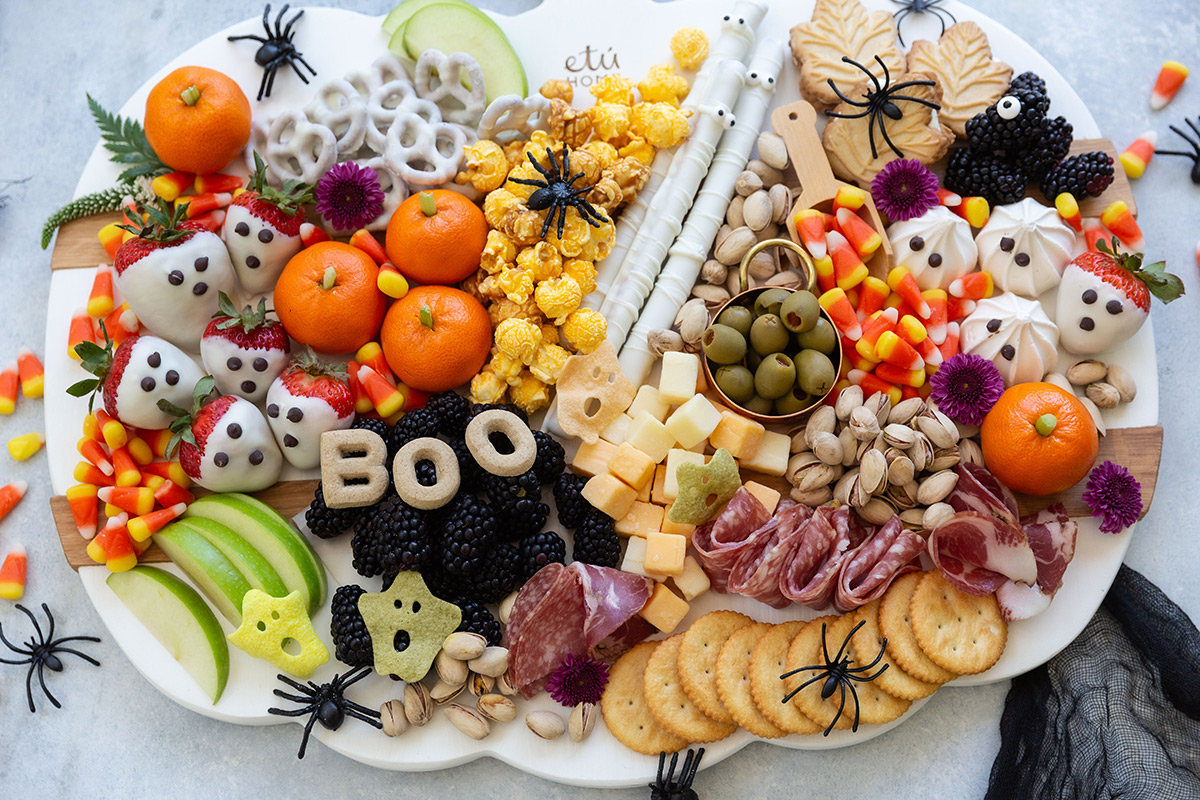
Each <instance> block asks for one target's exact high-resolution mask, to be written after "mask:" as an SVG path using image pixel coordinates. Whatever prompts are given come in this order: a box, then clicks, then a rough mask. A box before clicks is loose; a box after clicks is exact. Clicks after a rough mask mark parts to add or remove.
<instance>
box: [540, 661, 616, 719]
mask: <svg viewBox="0 0 1200 800" xmlns="http://www.w3.org/2000/svg"><path fill="white" fill-rule="evenodd" d="M607 685H608V667H606V666H604V664H603V663H601V662H599V661H597V660H596V659H594V658H587V657H580V656H576V655H568V656H567V657H566V658H564V659H563V660H562V663H561V664H559V665H558V668H557V669H555V670H554V672H552V673H551V674H550V683H549V684H547V685H546V690H547V691H548V692H550V696H551V697H553V698H554V699H555V701H556V702H558V703H560V704H562V705H564V706H566V707H567V708H574V707H575V706H577V705H579V704H580V703H599V702H600V695H602V694H603V693H604V687H605V686H607Z"/></svg>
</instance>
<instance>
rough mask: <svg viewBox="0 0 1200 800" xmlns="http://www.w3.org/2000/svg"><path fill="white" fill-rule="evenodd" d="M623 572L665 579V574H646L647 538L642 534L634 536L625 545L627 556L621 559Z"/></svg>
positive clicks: (654, 578)
mask: <svg viewBox="0 0 1200 800" xmlns="http://www.w3.org/2000/svg"><path fill="white" fill-rule="evenodd" d="M621 572H628V573H631V574H633V575H641V576H643V577H645V578H651V579H653V580H656V581H665V580H666V579H667V576H665V575H647V574H646V540H645V539H643V538H642V537H641V536H632V537H630V539H629V543H628V544H626V545H625V558H623V559H622V560H621Z"/></svg>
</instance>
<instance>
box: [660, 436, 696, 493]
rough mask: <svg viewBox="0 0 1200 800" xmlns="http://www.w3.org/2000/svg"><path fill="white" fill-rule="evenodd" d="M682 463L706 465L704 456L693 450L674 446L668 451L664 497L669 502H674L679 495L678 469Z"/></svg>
mask: <svg viewBox="0 0 1200 800" xmlns="http://www.w3.org/2000/svg"><path fill="white" fill-rule="evenodd" d="M680 464H696V465H699V466H704V456H702V455H701V454H699V453H693V452H692V451H691V450H680V449H678V448H674V449H672V450H668V451H667V467H666V475H665V477H664V478H663V491H662V493H663V497H664V498H666V500H667V502H668V503H670V502H674V500H675V498H676V497H678V496H679V476H678V475H677V474H676V470H678V469H679V465H680Z"/></svg>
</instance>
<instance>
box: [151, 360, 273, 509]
mask: <svg viewBox="0 0 1200 800" xmlns="http://www.w3.org/2000/svg"><path fill="white" fill-rule="evenodd" d="M214 387H215V383H214V382H213V379H212V378H207V377H206V378H202V379H201V380H200V381H199V382H198V383H197V384H196V388H195V389H194V390H193V393H192V401H191V408H192V410H191V412H188V411H185V410H184V409H183V408H180V407H178V406H175V405H174V404H172V403H169V402H165V401H164V402H163V403H162V404H161V407H162V410H163V411H165V412H168V413H170V414H173V415H175V416H176V419H175V421H174V422H172V423H171V430H172V431H174V433H175V438H173V439H172V440H171V445H170V446H169V448H168V452H172V451H173V450H174V448H175V446H176V445H178V447H179V465H180V466H181V467H183V471H184V472H186V473H187V475H188V477H190V478H191V479H192V480H193V481H195V482H196V483H197V484H199V485H200V486H203V487H204V488H205V489H208V490H209V491H213V492H257V491H259V490H260V489H266V488H267V487H268V486H271V485H272V484H274V483H275V481H277V480H279V473H280V472H282V471H283V456H282V455H280V453H279V448H278V447H276V445H275V439H274V437H273V436H271V429H270V427H268V425H267V421H266V420H265V419H264V418H263V415H262V412H261V411H259V410H258V406H256V405H254V404H253V403H251V402H250V401H249V400H246V399H245V398H242V397H238V396H236V395H223V396H219V397H216V399H215V400H213V399H209V398H210V397H212V396H214V392H213V389H214Z"/></svg>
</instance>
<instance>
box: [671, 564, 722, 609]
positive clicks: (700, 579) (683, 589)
mask: <svg viewBox="0 0 1200 800" xmlns="http://www.w3.org/2000/svg"><path fill="white" fill-rule="evenodd" d="M671 582H672V583H674V584H675V588H676V589H678V590H679V593H680V594H681V595H683V599H684V600H687V601H688V602H691V601H692V600H695V599H696V598H697V597H699V596H700V595H702V594H704V593H705V592H707V591H708V589H709V587H710V586H711V585H712V584H711V583H710V582H709V580H708V575H706V574H704V568H703V567H701V566H700V562H698V561H697V560H696V559H694V558H692V557H691V556H688V557H687V558H685V559H683V573H682V574H680V575H677V576H675V577H673V578H671Z"/></svg>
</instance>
